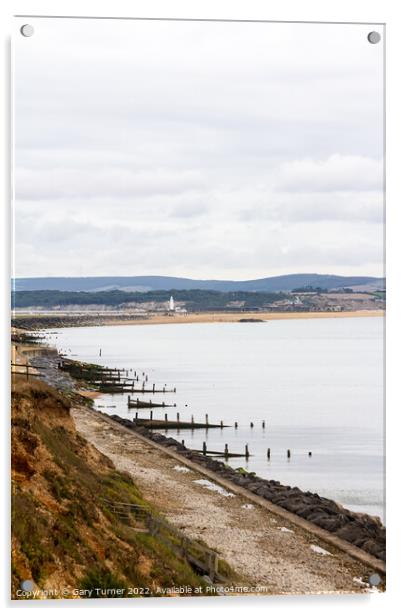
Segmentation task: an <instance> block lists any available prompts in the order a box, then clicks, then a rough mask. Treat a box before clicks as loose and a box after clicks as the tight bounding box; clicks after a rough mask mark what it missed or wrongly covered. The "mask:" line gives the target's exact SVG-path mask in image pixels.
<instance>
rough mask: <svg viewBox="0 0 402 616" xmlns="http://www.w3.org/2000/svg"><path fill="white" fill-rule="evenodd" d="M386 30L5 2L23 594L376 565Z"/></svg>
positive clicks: (379, 580) (349, 583) (16, 508)
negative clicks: (60, 11) (13, 9)
mask: <svg viewBox="0 0 402 616" xmlns="http://www.w3.org/2000/svg"><path fill="white" fill-rule="evenodd" d="M22 26H24V29H23V30H22V31H21V27H22ZM370 33H374V34H370ZM369 35H370V36H369ZM384 35H385V33H384V30H383V27H382V26H381V25H369V26H368V25H362V24H344V25H339V24H338V25H335V24H332V25H331V24H318V23H317V24H305V23H303V24H302V23H263V22H248V23H247V22H225V21H218V22H217V21H215V22H214V21H185V20H184V21H172V20H107V19H106V20H96V19H54V18H47V19H46V18H28V17H25V18H18V19H16V23H15V37H14V67H15V71H14V86H15V87H14V90H15V92H14V101H15V109H14V115H15V147H14V150H15V202H14V223H15V225H14V238H15V241H14V255H13V259H14V270H13V317H12V325H13V329H12V337H13V361H12V389H13V396H12V407H13V435H12V439H13V440H12V451H13V489H12V494H13V523H12V533H13V546H14V549H13V568H12V596H13V597H14V598H16V599H22V598H24V599H27V598H28V599H32V598H38V597H42V598H44V597H52V598H62V597H64V598H73V597H82V598H83V597H86V598H90V597H92V598H94V597H102V598H104V597H126V598H131V599H134V598H137V597H139V596H148V597H153V596H158V597H164V596H171V595H174V596H189V595H193V596H198V595H208V596H210V595H217V594H222V593H224V594H226V595H233V594H234V595H244V596H245V595H248V594H263V595H270V594H291V593H309V594H311V593H352V592H353V593H355V592H361V593H366V592H371V591H373V590H383V589H384V584H385V569H384V567H385V565H384V562H385V561H384V559H385V527H384V525H385V515H384V498H383V485H384V476H383V457H384V449H383V412H384V408H383V317H384V308H385V303H384V302H385V280H384V274H383V200H384V197H383V179H382V165H383V102H382V101H383V68H382V67H383V54H384Z"/></svg>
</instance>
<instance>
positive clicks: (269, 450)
mask: <svg viewBox="0 0 402 616" xmlns="http://www.w3.org/2000/svg"><path fill="white" fill-rule="evenodd" d="M267 458H268V460H270V458H271V448H270V447H268V449H267Z"/></svg>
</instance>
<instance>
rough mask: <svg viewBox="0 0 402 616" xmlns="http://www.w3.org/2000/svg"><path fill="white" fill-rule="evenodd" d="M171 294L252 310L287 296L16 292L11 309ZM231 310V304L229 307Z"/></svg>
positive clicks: (194, 304)
mask: <svg viewBox="0 0 402 616" xmlns="http://www.w3.org/2000/svg"><path fill="white" fill-rule="evenodd" d="M171 295H174V298H175V300H176V301H179V302H185V304H186V308H187V310H190V311H203V310H207V311H209V310H223V309H228V307H230V305H231V304H232V302H242V303H243V304H244V305H242V306H241V307H242V309H244V310H252V309H255V308H261V307H263V306H264V305H265V304H270V303H272V302H274V301H278V300H281V299H286V298H288V297H289V296H288V295H287V294H286V293H272V292H258V293H255V292H249V291H230V292H224V291H207V290H202V289H189V290H169V291H148V292H146V293H140V292H127V291H98V292H87V291H15V292H14V293H13V294H12V305H13V307H14V308H27V307H29V306H41V307H43V308H53V307H55V306H60V305H61V306H70V305H79V306H86V305H89V304H93V305H107V306H114V307H118V306H121V305H124V304H127V303H129V302H135V303H138V304H144V303H148V302H168V301H169V299H170V296H171ZM232 309H233V306H232Z"/></svg>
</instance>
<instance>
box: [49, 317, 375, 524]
mask: <svg viewBox="0 0 402 616" xmlns="http://www.w3.org/2000/svg"><path fill="white" fill-rule="evenodd" d="M49 340H50V342H51V343H53V344H55V345H56V346H57V348H58V349H59V350H61V351H63V352H64V353H66V354H67V355H68V356H70V357H73V358H76V359H80V360H83V361H90V362H96V363H99V364H102V365H105V366H109V367H120V368H128V369H130V368H132V369H133V370H136V371H137V373H138V372H139V373H140V375H142V372H145V373H146V374H147V375H148V383H149V384H151V385H152V383H155V384H156V385H157V386H163V385H165V384H166V385H167V386H168V387H170V386H173V387H176V388H177V393H176V394H173V393H170V394H168V393H166V394H156V395H155V396H153V398H154V399H158V400H164V401H165V402H166V403H175V404H176V405H177V407H176V408H168V409H154V410H153V416H154V418H161V419H162V418H163V417H164V414H165V412H167V413H168V416H169V419H170V418H172V419H175V418H176V413H177V412H180V418H181V419H183V420H190V417H191V415H194V419H195V421H197V420H204V419H205V413H208V415H209V422H210V423H219V421H220V420H221V419H222V420H223V421H224V423H225V424H226V423H227V424H229V425H230V426H231V427H229V428H224V429H223V430H221V429H220V428H218V429H209V430H207V431H206V430H204V429H202V430H194V431H191V430H181V431H180V433H177V431H169V434H171V435H172V436H174V437H175V438H178V439H179V440H182V439H184V441H185V444H186V445H187V446H190V447H193V448H196V449H201V448H202V443H203V441H206V442H207V446H208V448H209V449H213V450H219V451H220V450H223V449H224V445H225V443H227V444H228V446H229V451H233V452H241V453H243V452H244V448H245V444H246V443H247V444H248V446H249V450H250V453H251V457H250V458H249V460H248V461H247V462H246V460H245V459H244V458H238V459H236V458H234V459H232V460H231V464H232V465H233V466H235V467H237V466H242V467H244V468H247V469H248V470H250V471H255V472H256V473H257V474H259V475H261V476H263V477H267V478H273V479H277V480H279V481H281V482H282V483H285V484H287V485H297V486H299V487H300V488H302V489H309V490H312V491H314V492H318V493H320V494H321V495H323V496H328V497H330V498H333V499H335V500H337V501H338V502H341V503H342V504H344V505H345V506H347V507H349V508H351V509H353V510H355V511H365V512H367V513H371V514H374V515H380V516H381V517H382V518H383V519H384V502H383V482H384V476H383V453H384V452H383V319H381V318H377V317H371V318H333V319H332V318H330V319H300V320H299V319H297V320H282V321H269V322H265V323H196V324H183V325H180V324H177V325H175V324H171V325H143V326H140V325H139V326H112V327H79V328H66V329H60V330H57V331H55V332H54V333H52V334H49ZM100 348H101V349H102V355H101V356H99V350H100ZM131 374H132V373H130V375H131ZM135 396H136V397H137V394H135ZM139 397H140V399H142V397H141V396H139ZM150 397H151V396H150V394H145V396H144V399H145V400H149V399H150ZM95 405H96V406H97V407H99V409H100V410H102V411H105V412H108V413H110V414H113V413H117V414H119V415H121V416H124V417H130V418H132V417H134V416H135V410H129V409H128V408H127V395H126V394H124V395H123V394H115V395H102V396H101V397H99V398H97V400H96V402H95ZM139 416H140V417H144V418H148V417H149V410H143V411H139ZM235 421H237V422H238V426H239V427H238V429H235V428H234V427H233V425H234V422H235ZM262 421H265V429H264V428H263V427H262ZM250 422H253V423H254V427H253V428H251V427H250ZM268 448H270V449H271V458H270V460H268V458H267V449H268ZM288 449H290V451H291V457H290V459H288V458H287V454H286V452H287V450H288ZM309 451H311V452H312V455H311V457H310V456H308V452H309Z"/></svg>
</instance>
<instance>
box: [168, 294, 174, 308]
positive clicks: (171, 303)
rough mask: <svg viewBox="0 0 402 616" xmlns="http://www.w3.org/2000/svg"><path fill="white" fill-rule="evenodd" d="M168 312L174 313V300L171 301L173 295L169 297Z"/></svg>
mask: <svg viewBox="0 0 402 616" xmlns="http://www.w3.org/2000/svg"><path fill="white" fill-rule="evenodd" d="M169 310H171V311H172V312H174V299H173V295H171V297H170V300H169Z"/></svg>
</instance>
